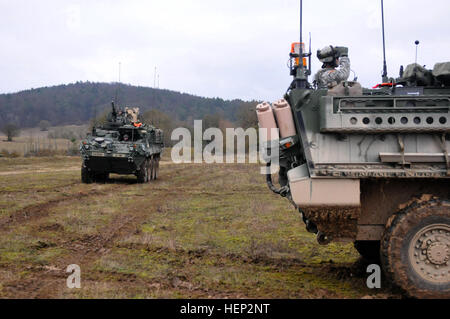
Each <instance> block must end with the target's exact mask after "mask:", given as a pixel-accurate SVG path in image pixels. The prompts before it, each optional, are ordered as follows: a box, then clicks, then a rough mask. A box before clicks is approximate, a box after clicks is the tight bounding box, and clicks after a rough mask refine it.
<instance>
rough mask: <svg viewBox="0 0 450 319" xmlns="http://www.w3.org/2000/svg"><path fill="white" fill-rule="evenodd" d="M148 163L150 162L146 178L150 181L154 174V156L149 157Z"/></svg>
mask: <svg viewBox="0 0 450 319" xmlns="http://www.w3.org/2000/svg"><path fill="white" fill-rule="evenodd" d="M149 163H150V169H149V171H148V178H149V180H150V181H152V180H153V175H154V174H155V159H154V157H153V156H152V157H150V159H149Z"/></svg>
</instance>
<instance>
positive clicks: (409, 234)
mask: <svg viewBox="0 0 450 319" xmlns="http://www.w3.org/2000/svg"><path fill="white" fill-rule="evenodd" d="M381 262H382V265H383V269H384V271H385V273H386V276H387V278H388V279H390V280H392V282H393V283H394V284H395V285H397V286H399V287H400V288H402V289H403V290H404V291H405V292H406V293H407V294H408V295H409V296H411V297H415V298H450V202H447V201H441V200H438V199H432V200H428V201H417V202H416V203H414V204H412V205H410V206H409V207H407V208H406V209H404V210H402V211H400V212H398V213H397V214H395V215H394V216H392V217H391V218H390V219H389V221H388V223H387V226H386V230H385V233H384V235H383V239H382V242H381Z"/></svg>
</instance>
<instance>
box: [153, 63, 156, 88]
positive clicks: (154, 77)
mask: <svg viewBox="0 0 450 319" xmlns="http://www.w3.org/2000/svg"><path fill="white" fill-rule="evenodd" d="M153 88H156V66H155V73H154V74H153Z"/></svg>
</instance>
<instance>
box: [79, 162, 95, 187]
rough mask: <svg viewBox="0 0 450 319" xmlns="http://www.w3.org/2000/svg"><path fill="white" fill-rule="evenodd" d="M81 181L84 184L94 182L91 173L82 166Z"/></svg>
mask: <svg viewBox="0 0 450 319" xmlns="http://www.w3.org/2000/svg"><path fill="white" fill-rule="evenodd" d="M81 182H82V183H84V184H92V183H93V182H94V177H93V174H92V173H91V172H89V170H88V169H87V168H86V167H84V166H83V167H81Z"/></svg>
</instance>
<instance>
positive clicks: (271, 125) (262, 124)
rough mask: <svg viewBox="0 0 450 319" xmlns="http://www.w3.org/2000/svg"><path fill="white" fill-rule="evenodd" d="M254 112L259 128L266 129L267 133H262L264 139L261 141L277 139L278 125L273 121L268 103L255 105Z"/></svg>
mask: <svg viewBox="0 0 450 319" xmlns="http://www.w3.org/2000/svg"><path fill="white" fill-rule="evenodd" d="M256 114H257V116H258V122H259V128H260V129H266V130H267V134H263V137H264V138H265V140H264V141H263V142H271V141H276V140H278V139H279V138H280V137H279V134H278V126H277V123H276V121H275V115H274V112H273V109H272V107H271V106H270V104H269V103H267V102H264V103H261V104H259V105H258V106H257V107H256Z"/></svg>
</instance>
